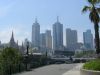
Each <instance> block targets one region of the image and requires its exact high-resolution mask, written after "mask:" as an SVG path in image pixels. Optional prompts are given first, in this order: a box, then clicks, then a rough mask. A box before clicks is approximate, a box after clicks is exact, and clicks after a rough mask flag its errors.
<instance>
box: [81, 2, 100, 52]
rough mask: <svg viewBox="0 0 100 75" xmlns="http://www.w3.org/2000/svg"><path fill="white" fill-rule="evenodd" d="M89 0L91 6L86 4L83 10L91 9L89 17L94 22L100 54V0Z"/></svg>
mask: <svg viewBox="0 0 100 75" xmlns="http://www.w3.org/2000/svg"><path fill="white" fill-rule="evenodd" d="M87 2H88V3H89V6H84V8H83V10H82V12H87V11H89V19H90V20H91V22H92V23H93V24H94V30H95V48H96V53H97V54H100V50H99V22H100V17H99V13H100V5H99V3H100V0H87Z"/></svg>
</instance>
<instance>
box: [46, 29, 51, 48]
mask: <svg viewBox="0 0 100 75" xmlns="http://www.w3.org/2000/svg"><path fill="white" fill-rule="evenodd" d="M45 34H46V48H48V49H52V36H51V30H46V33H45Z"/></svg>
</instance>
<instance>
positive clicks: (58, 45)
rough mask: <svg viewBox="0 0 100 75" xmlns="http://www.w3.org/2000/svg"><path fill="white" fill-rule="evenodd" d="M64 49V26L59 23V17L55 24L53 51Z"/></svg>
mask: <svg viewBox="0 0 100 75" xmlns="http://www.w3.org/2000/svg"><path fill="white" fill-rule="evenodd" d="M62 47H63V24H61V23H60V22H59V19H58V17H57V22H56V23H54V24H53V49H54V50H61V49H62Z"/></svg>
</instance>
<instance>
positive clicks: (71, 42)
mask: <svg viewBox="0 0 100 75" xmlns="http://www.w3.org/2000/svg"><path fill="white" fill-rule="evenodd" d="M77 40H78V38H77V31H76V30H71V29H70V28H67V29H66V47H67V48H68V49H70V50H74V48H76V44H77V43H78V41H77Z"/></svg>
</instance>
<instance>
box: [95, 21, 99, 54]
mask: <svg viewBox="0 0 100 75" xmlns="http://www.w3.org/2000/svg"><path fill="white" fill-rule="evenodd" d="M94 30H95V48H96V53H97V54H100V50H99V25H98V23H95V24H94Z"/></svg>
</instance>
